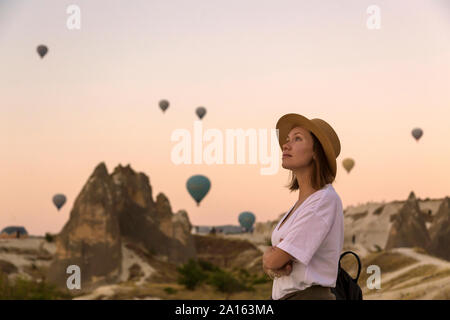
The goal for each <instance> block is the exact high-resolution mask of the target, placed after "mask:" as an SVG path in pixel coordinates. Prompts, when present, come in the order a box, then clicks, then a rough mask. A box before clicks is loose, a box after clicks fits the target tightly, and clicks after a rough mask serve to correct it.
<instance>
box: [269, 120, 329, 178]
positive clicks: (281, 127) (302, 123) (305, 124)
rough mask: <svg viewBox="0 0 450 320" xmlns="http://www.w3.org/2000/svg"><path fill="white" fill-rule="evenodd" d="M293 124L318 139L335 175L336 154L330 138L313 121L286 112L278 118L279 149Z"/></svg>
mask: <svg viewBox="0 0 450 320" xmlns="http://www.w3.org/2000/svg"><path fill="white" fill-rule="evenodd" d="M294 126H295V127H297V126H298V127H302V128H304V129H307V130H309V131H311V132H312V133H314V135H315V136H316V137H317V139H319V141H320V144H321V145H322V148H323V151H324V152H325V156H326V158H327V160H328V164H329V165H330V169H331V171H332V173H333V176H335V177H336V170H337V165H336V155H335V152H334V149H333V146H332V144H331V142H330V140H329V139H328V137H327V135H326V134H325V133H324V132H323V131H322V130H321V129H320V128H319V127H318V126H316V125H315V124H314V122H312V121H311V120H309V119H308V118H306V117H304V116H302V115H299V114H296V113H288V114H285V115H284V116H282V117H281V118H280V119H279V120H278V122H277V125H276V129H278V131H277V134H278V143H279V144H280V148H281V150H283V144H285V143H286V138H287V137H288V135H289V132H290V131H291V129H292V128H293V127H294Z"/></svg>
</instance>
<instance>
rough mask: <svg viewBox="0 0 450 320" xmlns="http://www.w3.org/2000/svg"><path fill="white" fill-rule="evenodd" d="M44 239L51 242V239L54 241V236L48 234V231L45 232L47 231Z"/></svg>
mask: <svg viewBox="0 0 450 320" xmlns="http://www.w3.org/2000/svg"><path fill="white" fill-rule="evenodd" d="M45 240H46V241H47V242H53V241H55V236H54V235H52V234H50V233H49V232H47V233H46V234H45Z"/></svg>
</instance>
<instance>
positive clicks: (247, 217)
mask: <svg viewBox="0 0 450 320" xmlns="http://www.w3.org/2000/svg"><path fill="white" fill-rule="evenodd" d="M238 220H239V224H240V225H241V226H242V227H244V228H245V229H246V230H247V231H248V230H250V229H251V228H252V226H253V224H254V223H255V215H254V214H253V213H252V212H250V211H244V212H241V213H240V214H239V217H238Z"/></svg>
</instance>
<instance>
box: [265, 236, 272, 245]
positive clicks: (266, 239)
mask: <svg viewBox="0 0 450 320" xmlns="http://www.w3.org/2000/svg"><path fill="white" fill-rule="evenodd" d="M264 243H265V244H266V246H269V247H271V246H272V238H270V237H266V238H265V239H264Z"/></svg>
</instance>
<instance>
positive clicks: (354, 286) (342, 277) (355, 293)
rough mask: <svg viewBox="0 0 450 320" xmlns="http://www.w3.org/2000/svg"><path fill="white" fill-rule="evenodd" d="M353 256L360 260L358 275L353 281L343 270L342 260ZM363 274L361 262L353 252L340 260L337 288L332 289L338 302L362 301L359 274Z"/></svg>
mask: <svg viewBox="0 0 450 320" xmlns="http://www.w3.org/2000/svg"><path fill="white" fill-rule="evenodd" d="M349 253H351V254H353V255H354V256H355V258H356V260H358V274H357V276H356V278H355V279H353V278H352V277H351V276H350V275H349V274H348V273H347V272H346V271H345V270H344V269H342V268H341V259H342V258H343V257H344V256H345V255H347V254H349ZM360 273H361V260H359V257H358V255H357V254H356V253H354V252H353V251H346V252H344V253H343V254H341V257H340V258H339V269H338V276H337V279H336V287H335V288H331V292H333V293H334V295H335V296H336V300H362V299H363V297H362V290H361V288H360V287H359V285H358V279H359V274H360Z"/></svg>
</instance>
